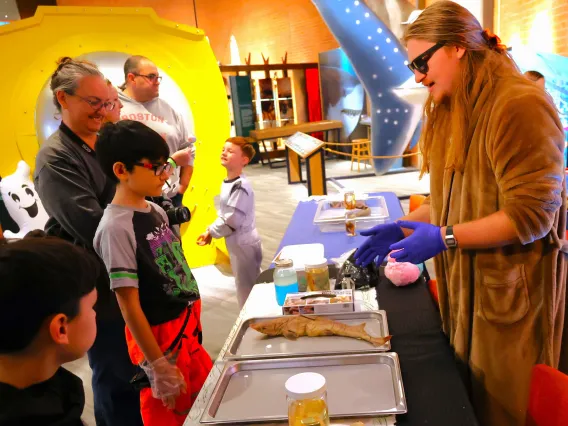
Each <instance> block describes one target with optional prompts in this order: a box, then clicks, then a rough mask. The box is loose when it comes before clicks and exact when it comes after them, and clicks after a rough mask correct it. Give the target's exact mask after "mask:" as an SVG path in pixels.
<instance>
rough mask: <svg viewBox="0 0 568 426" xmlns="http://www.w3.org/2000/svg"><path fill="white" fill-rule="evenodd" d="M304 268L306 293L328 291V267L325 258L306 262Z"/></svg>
mask: <svg viewBox="0 0 568 426" xmlns="http://www.w3.org/2000/svg"><path fill="white" fill-rule="evenodd" d="M304 267H305V270H306V282H307V285H308V291H328V290H329V289H330V286H329V267H328V266H327V259H326V258H325V257H323V258H321V259H315V260H313V261H308V262H306V263H305V265H304Z"/></svg>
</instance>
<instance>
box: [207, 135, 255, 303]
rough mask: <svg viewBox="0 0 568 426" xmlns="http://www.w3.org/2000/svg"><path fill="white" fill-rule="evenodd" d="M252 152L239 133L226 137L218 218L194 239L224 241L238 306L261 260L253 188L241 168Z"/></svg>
mask: <svg viewBox="0 0 568 426" xmlns="http://www.w3.org/2000/svg"><path fill="white" fill-rule="evenodd" d="M254 155H255V150H254V148H253V146H252V145H251V144H250V143H248V141H247V140H246V139H245V138H243V137H240V136H237V137H233V138H229V139H227V141H226V142H225V146H224V147H223V153H222V154H221V164H222V165H223V167H225V168H226V169H227V179H225V180H224V181H223V184H222V185H221V197H220V198H221V209H220V211H219V217H218V218H217V220H215V222H213V224H211V226H209V228H207V231H205V232H204V233H203V234H201V235H200V236H199V237H198V239H197V244H199V245H201V246H203V245H206V244H210V243H211V239H212V238H223V237H225V242H226V244H227V249H228V251H229V256H230V258H231V267H232V269H233V275H234V276H235V285H236V287H237V300H238V302H239V307H241V308H242V307H243V305H244V304H245V302H246V300H247V298H248V296H249V293H250V292H251V290H252V287H253V286H254V284H255V283H256V279H257V277H258V275H259V274H260V265H261V263H262V245H261V242H260V238H259V236H258V232H257V230H256V220H255V213H254V191H253V190H252V186H251V185H250V183H249V181H248V180H247V178H246V177H245V176H244V175H243V174H242V173H243V168H244V167H245V166H246V165H247V164H248V163H249V162H250V160H252V158H253V157H254Z"/></svg>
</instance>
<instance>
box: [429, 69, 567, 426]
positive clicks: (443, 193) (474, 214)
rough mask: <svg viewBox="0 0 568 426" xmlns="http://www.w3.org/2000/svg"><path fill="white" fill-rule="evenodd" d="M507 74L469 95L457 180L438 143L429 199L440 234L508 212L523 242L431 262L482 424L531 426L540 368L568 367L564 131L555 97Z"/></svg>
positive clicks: (447, 330) (447, 255)
mask: <svg viewBox="0 0 568 426" xmlns="http://www.w3.org/2000/svg"><path fill="white" fill-rule="evenodd" d="M505 74H508V75H501V76H496V79H497V81H496V84H495V86H494V87H493V88H492V89H490V88H489V87H488V86H487V85H485V86H484V85H481V87H480V88H479V89H478V90H474V92H473V93H472V96H471V103H470V108H471V114H472V115H471V118H472V119H471V122H470V138H469V139H468V140H469V141H470V143H469V148H468V151H467V152H468V154H467V159H466V162H465V169H464V172H463V173H460V172H458V171H456V172H455V174H454V177H453V183H451V182H452V171H451V170H449V169H445V162H444V155H445V152H446V148H447V146H445V145H444V143H442V142H440V141H437V142H436V143H435V146H434V148H433V151H432V155H431V163H430V175H431V184H430V185H431V196H430V198H429V200H428V201H427V202H429V203H430V219H431V222H432V223H433V224H435V225H438V226H444V225H446V224H448V225H455V224H458V223H466V222H470V221H474V220H476V219H481V218H483V217H486V216H489V215H491V214H492V213H495V212H497V211H499V210H501V211H504V212H505V213H506V214H507V216H508V217H509V218H510V220H511V221H512V223H513V225H514V227H515V229H516V231H517V235H518V237H519V240H520V243H516V244H511V245H508V246H506V247H501V248H495V249H483V250H462V249H459V248H458V249H449V250H447V251H446V252H444V253H442V254H440V255H438V256H437V257H436V258H435V268H436V278H437V282H438V292H439V302H440V312H441V315H442V320H443V328H444V332H445V333H446V334H447V336H448V337H449V339H450V343H451V345H452V346H453V348H454V350H455V353H456V355H457V357H458V359H459V360H460V361H461V362H462V363H463V364H464V365H465V366H467V367H468V368H467V369H465V370H466V371H467V373H466V374H467V379H466V383H467V385H468V387H469V391H470V395H471V398H472V402H473V405H474V407H475V410H476V413H477V416H478V419H479V423H480V425H482V426H524V424H525V415H526V407H527V402H528V391H529V384H530V375H531V368H532V367H533V365H535V364H537V363H545V364H548V365H550V366H552V367H555V368H558V367H560V369H561V370H562V371H564V372H567V369H568V347H567V346H568V339H567V336H566V334H567V331H568V318H566V320H565V318H564V316H565V309H566V301H567V298H566V278H567V276H566V265H567V263H566V260H565V254H564V253H563V252H562V251H561V246H562V243H563V240H564V237H565V233H566V231H565V229H566V202H565V197H566V194H565V189H564V165H563V151H564V134H563V131H562V126H561V124H560V120H559V118H558V114H557V112H556V109H555V107H554V104H553V102H552V100H551V98H550V97H549V96H548V95H547V94H546V93H545V92H544V91H543V90H542V89H540V88H538V87H536V86H535V85H534V84H533V83H532V82H530V81H528V80H526V79H524V78H522V77H521V76H516V75H512V73H511V72H508V73H505ZM450 186H451V191H450ZM450 192H451V193H450ZM448 200H449V205H448ZM446 217H447V219H446ZM484 232H487V233H491V232H495V230H493V229H486V230H484ZM458 244H459V241H458ZM563 340H564V345H563ZM465 370H464V371H465Z"/></svg>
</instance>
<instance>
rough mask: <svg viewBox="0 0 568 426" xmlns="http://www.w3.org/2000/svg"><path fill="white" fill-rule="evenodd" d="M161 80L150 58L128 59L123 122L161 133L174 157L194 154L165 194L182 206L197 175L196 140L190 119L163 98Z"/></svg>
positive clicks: (123, 98) (123, 89)
mask: <svg viewBox="0 0 568 426" xmlns="http://www.w3.org/2000/svg"><path fill="white" fill-rule="evenodd" d="M161 80H162V77H161V76H160V74H159V71H158V68H157V67H156V65H155V64H154V63H153V62H152V61H150V60H149V59H148V58H146V57H144V56H139V55H136V56H131V57H130V58H128V59H127V60H126V62H125V63H124V81H125V83H124V85H123V86H122V87H121V89H122V92H119V93H118V97H119V99H120V101H121V102H122V104H123V108H122V112H121V115H120V118H121V119H122V120H136V121H140V122H141V123H144V124H146V125H147V126H148V127H150V128H152V129H153V130H155V131H156V132H158V133H159V134H160V135H162V136H163V137H164V139H165V140H166V143H167V144H168V147H169V148H170V155H171V154H173V153H174V152H177V151H179V150H182V149H190V150H191V153H192V155H191V161H190V163H189V165H188V166H184V167H178V168H177V169H176V171H175V172H174V173H173V174H172V176H171V178H170V179H169V180H168V186H167V188H166V187H165V190H164V195H166V196H167V197H169V198H171V199H172V202H173V203H174V205H176V206H181V200H182V197H183V194H184V192H185V191H186V190H187V187H188V185H189V181H190V179H191V175H192V174H193V159H194V158H195V148H194V146H193V143H194V142H195V136H194V135H193V134H192V132H191V130H190V129H191V127H190V124H189V121H188V119H187V117H184V116H183V115H182V114H180V113H179V112H177V111H175V110H174V109H173V108H172V107H171V106H170V104H168V103H167V102H166V101H165V100H163V99H161V98H160V97H159V96H160V81H161Z"/></svg>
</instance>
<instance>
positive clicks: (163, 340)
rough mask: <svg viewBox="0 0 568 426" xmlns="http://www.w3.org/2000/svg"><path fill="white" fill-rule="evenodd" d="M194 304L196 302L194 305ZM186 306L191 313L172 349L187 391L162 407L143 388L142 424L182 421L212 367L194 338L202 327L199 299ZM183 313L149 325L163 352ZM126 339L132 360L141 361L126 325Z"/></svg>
mask: <svg viewBox="0 0 568 426" xmlns="http://www.w3.org/2000/svg"><path fill="white" fill-rule="evenodd" d="M197 304H198V306H196V305H197ZM189 309H191V313H190V316H189V320H188V322H187V326H186V327H185V331H184V335H185V336H186V337H184V338H182V339H181V341H180V343H179V344H178V346H177V350H176V351H174V352H173V356H175V357H176V365H177V367H178V368H179V369H180V371H181V372H182V374H183V376H184V378H185V382H186V384H187V393H185V394H183V393H182V394H180V396H179V397H178V398H177V400H176V406H175V409H174V410H170V409H168V408H167V407H164V405H163V404H162V401H161V400H160V399H156V398H154V397H153V396H152V389H150V388H146V389H142V390H141V391H140V411H141V413H142V420H143V421H144V426H174V425H180V426H181V425H183V423H184V421H185V418H186V417H187V414H188V413H189V410H190V409H191V406H192V405H193V403H194V402H195V399H196V398H197V395H198V394H199V391H200V390H201V387H202V386H203V383H205V380H206V379H207V376H208V375H209V372H210V371H211V368H212V367H213V363H212V362H211V358H210V357H209V355H208V354H207V352H206V351H205V349H204V348H203V346H201V345H200V344H199V342H198V341H197V335H198V331H200V330H201V324H200V321H199V315H200V313H201V301H198V302H196V303H195V304H194V305H193V306H192V307H191V308H189ZM185 316H186V311H184V312H183V313H182V314H181V315H180V316H179V317H178V318H176V319H174V320H172V321H169V322H166V323H164V324H160V325H156V326H153V327H152V332H153V333H154V337H156V341H157V342H158V345H159V346H160V349H161V350H162V351H163V352H165V351H166V350H167V349H168V348H169V347H170V345H171V344H172V342H173V341H174V339H175V338H176V336H177V335H178V333H179V332H180V330H181V327H182V326H183V323H184V320H185ZM126 343H127V345H128V354H129V355H130V360H131V361H132V363H133V364H136V365H138V364H140V363H141V362H142V361H144V354H143V353H142V351H141V350H140V348H139V347H138V345H137V344H136V341H135V340H134V337H133V336H132V334H131V333H130V330H129V329H128V327H126Z"/></svg>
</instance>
